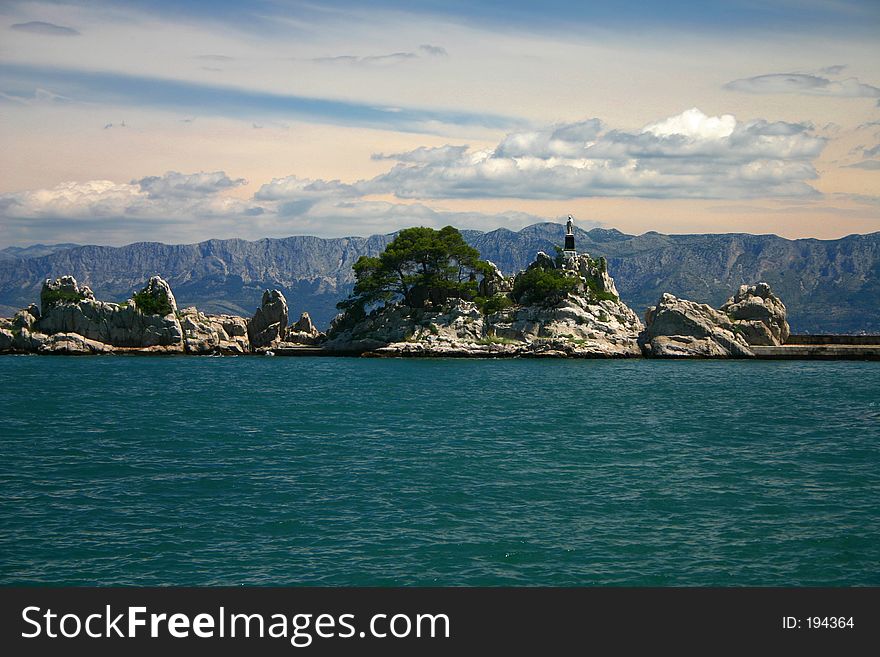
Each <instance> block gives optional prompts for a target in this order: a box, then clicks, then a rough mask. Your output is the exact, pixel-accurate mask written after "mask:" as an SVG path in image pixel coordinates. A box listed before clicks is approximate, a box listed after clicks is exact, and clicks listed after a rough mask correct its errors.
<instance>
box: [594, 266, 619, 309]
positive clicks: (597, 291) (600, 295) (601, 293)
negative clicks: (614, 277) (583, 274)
mask: <svg viewBox="0 0 880 657" xmlns="http://www.w3.org/2000/svg"><path fill="white" fill-rule="evenodd" d="M603 260H604V258H603ZM587 287H588V288H589V289H590V295H591V296H592V297H593V298H594V299H597V300H599V301H619V299H618V298H617V297H616V296H614V295H613V294H612V293H611V292H606V291H605V290H603V289H601V288H600V287H599V285H598V283H596V281H594V280H593V279H592V278H588V279H587Z"/></svg>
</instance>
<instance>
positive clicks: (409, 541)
mask: <svg viewBox="0 0 880 657" xmlns="http://www.w3.org/2000/svg"><path fill="white" fill-rule="evenodd" d="M0 380H2V382H3V384H2V395H0V584H2V585H98V586H109V585H230V586H237V585H334V586H335V585H340V586H341V585H349V586H473V585H480V586H538V585H542V586H860V585H873V586H877V585H880V363H878V362H839V361H835V362H827V361H826V362H823V361H800V362H799V361H775V362H774V361H758V362H750V361H706V360H701V361H657V360H642V359H637V360H462V359H448V360H446V359H364V358H285V357H280V356H276V357H274V358H273V357H265V356H264V357H258V356H248V357H193V356H176V357H175V356H168V357H162V356H150V357H145V356H140V357H138V356H102V357H46V356H3V357H0Z"/></svg>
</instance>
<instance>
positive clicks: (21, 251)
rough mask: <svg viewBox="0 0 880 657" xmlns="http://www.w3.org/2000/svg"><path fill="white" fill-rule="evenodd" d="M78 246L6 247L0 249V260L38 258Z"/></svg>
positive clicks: (35, 245)
mask: <svg viewBox="0 0 880 657" xmlns="http://www.w3.org/2000/svg"><path fill="white" fill-rule="evenodd" d="M77 246H79V244H34V245H32V246H7V247H6V248H5V249H0V260H15V259H16V258H38V257H40V256H44V255H48V254H50V253H55V252H56V251H63V250H64V249H72V248H74V247H77Z"/></svg>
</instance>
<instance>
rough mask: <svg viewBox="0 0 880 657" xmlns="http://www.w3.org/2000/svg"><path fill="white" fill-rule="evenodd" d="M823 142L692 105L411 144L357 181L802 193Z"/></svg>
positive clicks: (636, 192)
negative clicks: (641, 118) (650, 118)
mask: <svg viewBox="0 0 880 657" xmlns="http://www.w3.org/2000/svg"><path fill="white" fill-rule="evenodd" d="M824 145H825V139H824V138H822V137H819V136H816V135H815V134H813V131H812V126H811V125H810V124H801V123H785V122H768V121H764V120H760V119H759V120H754V121H749V122H744V123H743V122H738V121H737V120H736V119H735V118H734V117H733V116H731V115H729V114H725V115H723V116H720V117H710V116H707V115H705V114H704V113H703V112H701V111H700V110H698V109H696V108H693V109H690V110H687V111H685V112H683V113H681V114H679V115H676V116H672V117H669V118H666V119H663V120H661V121H657V122H654V123H650V124H648V125H646V126H645V127H644V128H643V129H642V130H640V131H638V132H625V131H620V130H607V131H604V132H603V129H602V124H601V123H600V122H599V121H598V120H596V119H593V120H590V121H581V122H577V123H572V124H564V125H557V126H553V127H551V128H548V129H544V130H535V131H528V132H519V133H513V134H510V135H508V136H507V137H505V138H504V139H503V140H502V141H501V143H500V144H499V145H498V146H497V147H496V148H495V149H494V150H478V151H471V150H465V149H464V148H463V147H443V148H440V149H417V150H415V151H411V152H409V153H403V154H399V155H398V156H395V157H394V159H396V160H397V161H398V163H397V164H396V165H395V166H394V167H393V168H392V169H391V170H390V171H389V172H387V173H385V174H382V175H380V176H377V177H376V178H374V179H372V180H370V181H363V182H361V183H359V184H358V187H359V189H361V191H363V192H364V193H393V194H395V195H397V196H398V197H401V198H412V199H425V198H499V197H510V198H532V199H565V198H586V197H599V196H634V197H645V198H658V197H660V198H750V197H760V196H809V195H815V194H816V193H817V192H816V191H815V190H814V189H813V188H812V187H811V186H810V185H808V184H807V182H806V181H808V180H812V179H814V178H816V177H817V174H816V171H815V169H814V167H813V165H812V163H811V160H812V159H813V158H815V157H816V156H818V155H819V153H820V152H821V151H822V148H823V147H824ZM385 157H392V156H385Z"/></svg>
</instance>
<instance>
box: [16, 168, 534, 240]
mask: <svg viewBox="0 0 880 657" xmlns="http://www.w3.org/2000/svg"><path fill="white" fill-rule="evenodd" d="M240 183H241V179H233V178H230V177H229V176H227V175H226V174H225V173H224V172H222V171H221V172H213V173H204V172H202V173H194V174H181V173H176V172H169V173H167V174H165V175H163V176H150V177H146V178H142V179H140V180H135V181H132V182H130V183H117V182H113V181H110V180H91V181H86V182H65V183H62V184H59V185H56V186H55V187H52V188H48V189H35V190H28V191H24V192H15V193H7V194H0V221H2V222H3V224H4V229H5V232H4V237H6V239H7V240H9V241H10V243H19V244H24V243H34V242H40V241H46V240H47V239H51V240H53V241H55V242H58V241H72V242H76V243H80V244H81V243H100V244H108V243H111V244H123V243H129V242H134V241H141V240H158V241H164V242H193V241H199V240H204V239H208V238H214V237H217V238H223V237H240V238H245V239H258V238H261V237H282V236H288V235H298V234H314V235H320V236H327V237H330V236H339V235H351V234H358V235H370V234H375V233H388V232H391V231H394V230H397V229H400V228H405V227H408V226H412V225H424V226H433V227H441V226H445V225H448V224H451V225H455V226H458V227H460V228H475V229H486V228H490V229H491V228H497V227H499V226H504V227H507V228H511V229H519V228H522V227H524V226H527V225H529V224H532V223H536V222H538V221H542V220H543V218H542V217H538V216H535V215H531V214H527V213H524V212H506V213H497V214H486V213H481V212H450V211H446V210H443V209H437V208H431V207H428V206H426V205H424V204H420V203H415V204H405V203H390V202H386V201H372V200H365V199H363V198H360V197H359V196H358V192H356V191H355V190H354V188H353V187H352V186H350V185H346V184H344V183H340V182H339V181H324V180H307V179H300V178H297V177H295V176H289V177H287V178H278V179H275V180H272V181H271V182H269V183H266V184H265V185H263V186H262V187H261V188H260V189H259V191H258V192H257V193H256V194H255V195H254V197H253V198H252V199H237V198H233V197H229V196H226V195H224V192H225V191H226V190H228V189H230V188H232V187H234V186H236V185H238V184H240Z"/></svg>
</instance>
